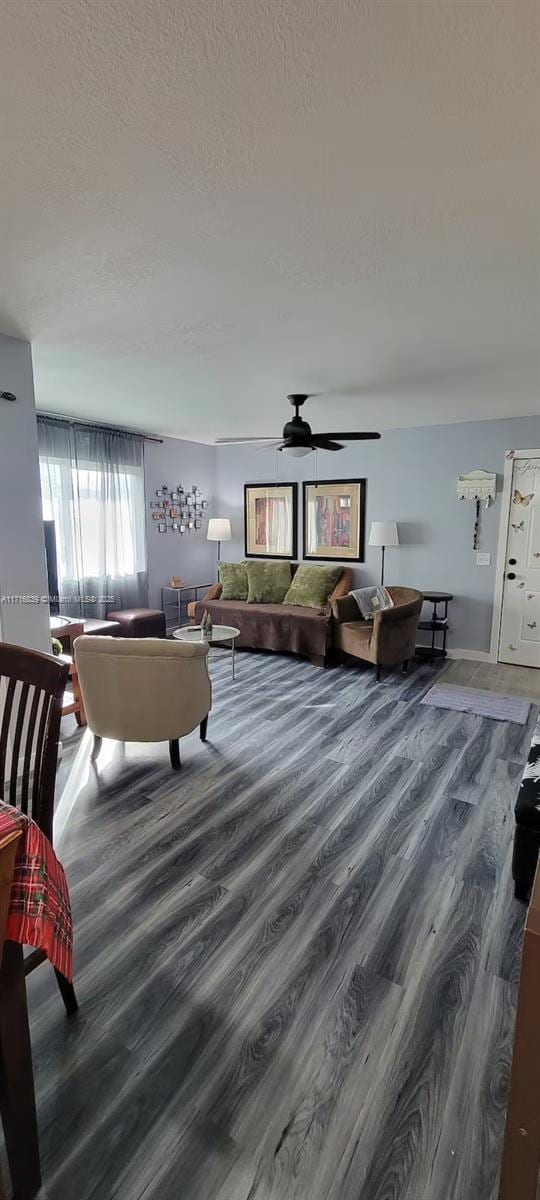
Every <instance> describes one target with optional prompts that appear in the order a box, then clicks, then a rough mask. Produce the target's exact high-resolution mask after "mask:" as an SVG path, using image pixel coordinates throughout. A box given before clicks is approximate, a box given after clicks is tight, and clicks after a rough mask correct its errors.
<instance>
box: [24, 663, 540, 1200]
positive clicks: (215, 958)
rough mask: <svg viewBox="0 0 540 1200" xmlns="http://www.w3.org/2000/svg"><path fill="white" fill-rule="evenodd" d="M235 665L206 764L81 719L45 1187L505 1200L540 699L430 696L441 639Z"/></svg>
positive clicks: (88, 1193) (43, 1047) (47, 977)
mask: <svg viewBox="0 0 540 1200" xmlns="http://www.w3.org/2000/svg"><path fill="white" fill-rule="evenodd" d="M229 671H230V664H229V662H228V660H226V659H224V658H223V659H219V660H216V662H215V663H214V665H213V667H212V672H213V677H214V694H215V703H214V710H213V712H212V714H211V717H210V721H209V727H208V742H207V743H206V744H201V743H200V741H199V740H198V738H197V736H196V735H195V734H194V735H191V736H190V737H189V738H186V739H184V741H183V743H182V757H183V762H184V766H183V769H182V771H181V772H180V774H179V775H175V774H174V773H173V772H172V771H171V769H170V766H169V761H168V753H167V746H166V745H159V746H151V747H143V746H128V747H127V748H125V750H124V749H123V748H122V747H120V746H115V745H114V744H112V743H104V746H103V750H102V754H101V757H100V760H99V763H98V770H97V772H94V771H93V769H92V768H91V767H90V765H89V761H88V752H89V737H88V735H87V736H86V738H85V739H84V740H83V741H82V742H80V741H79V739H78V738H74V739H72V743H71V745H70V742H69V739H68V740H67V742H66V753H65V759H64V763H63V765H62V772H63V776H64V782H65V781H66V780H67V788H66V790H65V792H64V798H63V801H62V803H64V802H65V801H66V795H67V797H68V802H69V806H70V813H69V819H68V821H67V824H66V826H65V829H64V832H63V835H62V838H61V844H60V847H59V852H60V853H61V856H62V858H63V861H64V863H65V866H66V870H67V873H68V878H69V882H70V886H71V893H72V901H73V910H74V918H75V930H76V976H75V983H76V987H77V992H78V996H79V1000H80V1005H81V1007H80V1012H79V1014H78V1016H77V1017H76V1018H74V1019H72V1020H71V1021H66V1019H65V1017H64V1013H63V1009H62V1005H61V1001H60V998H59V996H58V993H57V990H56V985H55V981H54V978H53V974H52V971H51V970H50V969H49V967H48V965H44V966H43V967H41V968H40V970H39V971H37V972H34V974H33V975H32V976H31V977H30V979H29V981H28V983H29V988H28V991H29V1006H30V1012H31V1023H32V1036H33V1047H34V1056H35V1073H36V1087H37V1100H38V1110H39V1125H40V1131H41V1148H42V1158H43V1175H44V1189H43V1196H44V1197H45V1196H46V1197H48V1198H49V1200H97V1198H99V1200H142V1198H144V1200H158V1198H159V1200H495V1198H496V1194H497V1175H498V1168H499V1156H500V1149H501V1136H502V1130H503V1122H504V1108H505V1099H506V1090H507V1080H508V1069H509V1061H510V1055H511V1043H512V1032H513V1022H514V1017H515V1004H516V990H517V980H518V970H519V958H520V946H521V936H522V927H523V920H524V907H523V906H522V905H520V904H519V903H518V902H516V901H515V900H514V899H513V893H512V886H511V879H510V852H511V840H512V832H513V828H512V806H513V802H514V799H515V793H516V789H517V785H518V781H519V777H520V773H521V770H522V767H523V762H524V760H525V758H526V753H527V748H528V744H529V741H530V736H531V729H532V725H533V721H534V717H535V711H536V710H534V709H533V710H531V717H530V721H529V724H528V726H527V727H525V728H524V727H520V726H518V725H511V724H504V723H499V722H496V721H490V720H487V719H485V718H481V717H476V716H472V715H468V714H463V713H454V712H445V711H443V710H437V709H428V708H425V707H421V706H419V703H418V701H419V699H420V698H421V697H422V695H423V694H424V692H425V691H426V690H427V688H428V687H429V686H430V685H431V683H432V682H433V678H434V675H436V672H434V671H433V670H432V669H431V668H430V667H428V666H427V665H424V664H417V665H415V666H414V668H412V669H411V672H410V674H409V675H408V676H402V675H400V674H388V675H386V677H385V678H384V679H383V681H382V683H381V684H379V685H377V684H376V682H375V679H374V675H373V673H372V671H371V669H368V668H364V667H362V666H361V665H357V666H352V667H350V668H344V669H334V670H327V671H321V670H318V669H316V668H314V667H312V666H311V664H309V663H307V662H303V661H301V660H298V659H293V658H289V657H285V656H279V657H278V656H271V655H268V656H266V655H262V654H249V653H243V654H239V656H238V660H237V678H236V681H235V682H234V683H233V681H232V680H231V678H230V674H229ZM70 780H71V781H72V791H73V794H72V795H70V782H69V781H70Z"/></svg>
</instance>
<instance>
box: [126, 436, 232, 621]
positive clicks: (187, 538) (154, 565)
mask: <svg viewBox="0 0 540 1200" xmlns="http://www.w3.org/2000/svg"><path fill="white" fill-rule="evenodd" d="M215 458H216V451H215V448H214V447H213V446H204V445H201V444H200V443H198V442H185V441H180V440H179V439H178V438H165V439H164V440H163V443H162V444H159V443H156V442H146V444H145V448H144V461H145V483H146V527H147V533H148V580H149V604H150V606H151V607H152V608H161V587H162V586H163V585H164V584H167V583H168V582H169V579H170V577H171V575H181V576H182V577H183V579H184V580H185V582H186V583H208V582H211V581H212V580H214V579H215V578H216V557H217V555H216V544H215V542H207V540H206V530H207V520H203V525H202V529H198V530H192V531H191V532H190V533H184V534H179V533H169V532H168V533H158V531H157V528H156V522H155V521H153V520H152V516H151V511H152V510H151V509H150V500H155V499H156V488H159V487H161V485H162V484H164V483H166V484H167V485H168V487H173V486H174V485H175V484H177V483H181V484H183V485H185V486H186V487H192V486H193V485H194V484H196V485H197V487H199V488H200V489H201V491H202V492H203V496H204V499H205V500H208V502H209V507H208V510H207V512H208V514H209V515H212V512H213V508H212V506H213V498H214V485H215V465H216V464H215Z"/></svg>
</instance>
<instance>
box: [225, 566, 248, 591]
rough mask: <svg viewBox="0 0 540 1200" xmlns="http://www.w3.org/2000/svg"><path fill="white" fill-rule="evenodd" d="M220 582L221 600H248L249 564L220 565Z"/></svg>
mask: <svg viewBox="0 0 540 1200" xmlns="http://www.w3.org/2000/svg"><path fill="white" fill-rule="evenodd" d="M218 571H219V582H220V584H221V596H220V599H221V600H247V598H248V576H247V563H245V562H239V563H226V562H220V563H219V564H218Z"/></svg>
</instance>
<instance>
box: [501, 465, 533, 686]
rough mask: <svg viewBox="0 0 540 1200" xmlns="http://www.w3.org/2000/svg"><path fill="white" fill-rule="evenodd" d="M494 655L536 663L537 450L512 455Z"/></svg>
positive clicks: (521, 663)
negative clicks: (498, 620) (497, 629)
mask: <svg viewBox="0 0 540 1200" xmlns="http://www.w3.org/2000/svg"><path fill="white" fill-rule="evenodd" d="M521 455H523V451H522V452H521ZM498 658H499V662H506V663H516V664H518V665H519V666H522V667H540V450H534V451H533V452H532V454H528V455H527V457H520V451H516V455H515V458H514V460H513V469H512V487H511V495H510V515H509V518H508V534H507V538H506V557H505V561H504V585H503V599H502V620H501V632H500V638H499V655H498Z"/></svg>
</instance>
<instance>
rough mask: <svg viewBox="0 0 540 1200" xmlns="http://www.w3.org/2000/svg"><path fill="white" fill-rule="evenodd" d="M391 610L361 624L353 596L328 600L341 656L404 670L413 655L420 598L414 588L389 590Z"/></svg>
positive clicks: (378, 676)
mask: <svg viewBox="0 0 540 1200" xmlns="http://www.w3.org/2000/svg"><path fill="white" fill-rule="evenodd" d="M388 591H389V592H390V595H391V597H392V600H393V601H394V607H393V608H385V609H383V610H382V611H381V612H378V613H375V615H374V617H373V621H364V620H363V619H362V618H361V616H360V610H359V608H358V605H357V603H356V600H355V599H354V596H351V595H348V596H342V597H340V598H339V599H336V600H333V601H332V612H333V616H334V643H335V645H336V646H337V647H338V649H340V650H341V651H342V652H343V653H344V654H352V655H353V657H354V658H363V659H364V661H365V662H371V663H373V664H374V666H375V667H376V668H377V679H380V677H381V667H383V666H384V667H386V666H394V665H395V664H396V663H401V664H402V669H403V670H404V671H406V670H407V667H408V665H409V662H410V660H411V658H412V656H413V654H414V648H415V643H416V630H417V627H418V621H419V618H420V612H421V609H422V603H423V600H424V597H423V595H422V593H421V592H417V591H416V589H415V588H407V587H389V588H388Z"/></svg>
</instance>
